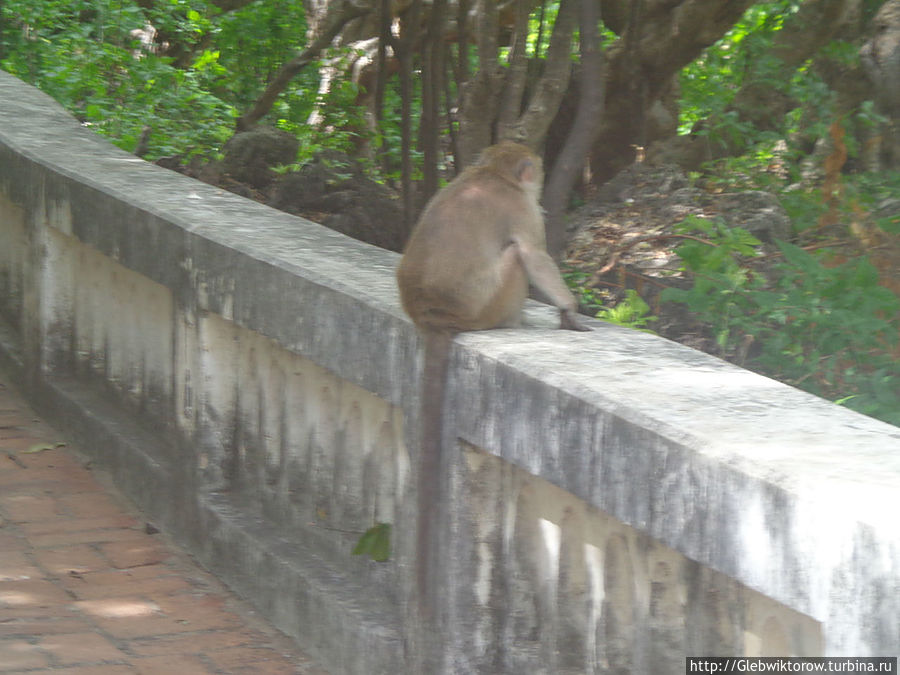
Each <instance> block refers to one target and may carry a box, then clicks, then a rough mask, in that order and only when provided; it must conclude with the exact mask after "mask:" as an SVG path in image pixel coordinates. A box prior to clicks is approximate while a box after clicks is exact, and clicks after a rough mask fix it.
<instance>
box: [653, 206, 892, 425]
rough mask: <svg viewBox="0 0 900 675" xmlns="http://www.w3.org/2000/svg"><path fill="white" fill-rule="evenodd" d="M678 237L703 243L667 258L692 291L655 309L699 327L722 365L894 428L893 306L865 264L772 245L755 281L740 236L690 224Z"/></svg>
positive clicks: (751, 249)
mask: <svg viewBox="0 0 900 675" xmlns="http://www.w3.org/2000/svg"><path fill="white" fill-rule="evenodd" d="M681 230H682V231H683V232H699V233H700V234H701V235H703V238H704V239H705V240H706V242H701V241H697V240H690V241H688V242H686V243H684V244H682V245H681V246H679V247H678V249H676V252H677V253H678V255H679V257H680V258H681V260H682V263H683V266H684V269H685V270H686V271H688V272H689V273H690V274H691V276H692V278H693V280H694V284H693V286H692V287H691V288H690V289H688V290H682V289H674V288H672V289H667V290H666V291H664V292H663V300H666V301H671V302H679V303H684V304H685V305H686V306H687V307H688V308H689V309H690V310H691V311H693V312H696V313H697V314H698V315H699V316H700V317H701V318H702V320H703V321H704V322H706V323H708V325H710V326H711V327H712V330H713V332H714V335H715V339H716V344H717V345H718V348H719V350H720V353H721V354H722V355H723V356H730V357H738V358H739V359H741V360H743V359H744V358H746V359H747V363H746V365H748V366H749V367H751V368H753V369H755V370H758V371H759V372H761V373H764V374H766V375H769V376H771V377H775V378H777V379H780V380H782V381H784V382H788V383H791V384H794V385H795V386H798V387H801V388H803V389H805V390H807V391H810V392H812V393H815V394H818V395H820V396H824V397H827V398H831V399H832V400H835V399H837V400H838V401H839V402H841V403H843V404H845V405H847V406H848V407H850V408H853V409H855V410H858V411H860V412H864V413H867V414H869V415H872V416H874V417H878V418H880V419H883V420H885V421H888V422H891V423H893V424H900V363H898V361H897V359H896V357H895V356H894V354H895V353H896V348H897V345H898V334H900V332H898V331H900V314H898V312H900V299H898V298H897V296H896V295H895V294H894V293H892V292H891V291H890V290H888V289H887V288H885V287H883V286H881V285H879V275H878V271H877V270H876V268H875V267H874V266H873V265H872V264H871V263H870V262H869V261H868V260H867V259H866V257H864V256H861V257H858V258H856V259H851V260H847V261H845V262H841V263H838V262H836V261H834V260H828V259H827V257H826V256H825V255H824V254H815V253H811V252H808V251H806V250H804V249H803V248H800V247H798V246H796V245H794V244H790V243H787V242H781V241H779V242H777V246H778V250H779V252H780V259H779V260H778V262H777V263H775V264H774V265H773V266H772V268H771V269H770V270H769V271H768V273H767V274H763V273H762V272H761V271H760V270H759V269H755V268H751V266H750V265H749V262H751V261H752V260H753V259H754V258H757V257H758V252H757V249H756V247H757V246H758V245H759V242H758V241H757V240H756V239H755V238H754V237H752V235H750V234H749V233H747V232H746V231H744V230H742V229H741V228H728V227H727V226H725V225H724V224H722V223H719V222H717V221H703V220H702V219H699V218H694V219H691V220H689V221H686V222H685V223H684V224H683V225H682V227H681ZM741 352H743V353H744V354H746V356H743V355H742V354H741Z"/></svg>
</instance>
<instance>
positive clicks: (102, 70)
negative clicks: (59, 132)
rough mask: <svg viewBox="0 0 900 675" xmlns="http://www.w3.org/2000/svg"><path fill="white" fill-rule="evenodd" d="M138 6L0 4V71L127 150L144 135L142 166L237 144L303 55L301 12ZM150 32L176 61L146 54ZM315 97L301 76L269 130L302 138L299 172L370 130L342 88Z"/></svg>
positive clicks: (310, 82)
mask: <svg viewBox="0 0 900 675" xmlns="http://www.w3.org/2000/svg"><path fill="white" fill-rule="evenodd" d="M145 4H146V6H147V7H148V8H147V9H145V8H142V7H141V6H140V5H139V4H138V3H137V2H136V0H80V1H76V2H68V1H62V0H6V2H4V3H2V4H0V27H2V28H0V67H2V68H3V69H4V70H7V71H8V72H10V73H12V74H14V75H16V76H18V77H20V78H22V79H23V80H25V81H27V82H29V83H32V84H35V85H36V86H38V87H39V88H41V89H42V90H44V91H46V92H47V93H48V94H50V95H51V96H53V97H54V98H55V99H57V100H58V101H59V102H60V103H61V104H62V105H64V106H65V107H66V108H68V109H69V110H70V111H71V112H72V113H73V114H75V115H76V117H78V118H79V119H80V120H81V121H82V122H84V123H85V124H89V125H91V126H92V127H94V128H95V129H96V130H97V131H99V132H100V133H103V134H105V135H107V136H109V137H110V138H111V140H112V141H113V142H114V143H116V144H117V145H119V146H120V147H122V148H124V149H126V150H128V151H134V150H135V148H136V147H137V144H138V141H139V139H141V137H142V136H144V137H145V139H144V140H145V142H146V144H147V146H148V152H147V153H146V154H145V156H146V157H147V158H148V159H156V158H158V157H161V156H168V155H182V156H184V157H189V156H191V155H193V154H198V153H199V154H204V155H214V154H216V153H217V152H218V151H219V148H220V147H221V146H222V144H223V143H224V142H225V141H226V140H227V139H228V138H229V137H230V136H231V135H232V133H233V130H234V119H235V117H236V115H237V112H238V111H241V110H245V109H246V108H247V107H248V106H250V105H251V104H252V103H253V101H254V100H255V99H256V97H257V96H258V95H259V94H260V91H261V87H262V86H263V85H264V83H265V82H267V81H268V80H270V79H271V77H272V76H273V74H274V73H275V72H276V71H277V70H278V68H280V67H281V65H282V64H283V62H284V61H285V59H286V58H289V57H290V55H291V52H292V51H293V50H295V49H297V48H298V47H301V46H303V44H304V42H305V33H306V20H305V15H304V12H303V7H302V3H298V2H293V1H292V0H272V1H267V2H253V3H251V4H249V5H247V6H245V7H243V8H240V9H238V10H235V11H233V12H227V13H219V11H218V10H217V9H216V7H215V6H214V5H213V4H212V3H210V2H208V1H207V0H157V1H156V2H153V3H145ZM147 25H152V26H153V27H154V28H155V29H156V30H157V31H158V37H159V40H160V41H164V42H166V43H169V44H170V45H172V49H171V51H172V55H163V56H160V55H157V54H155V53H153V51H152V50H148V49H147V47H146V45H144V46H142V45H141V43H140V35H138V34H136V33H134V34H133V31H135V30H137V29H141V28H142V27H144V26H147ZM156 46H158V45H154V47H156ZM329 58H336V59H341V58H343V59H346V58H348V56H347V55H346V54H345V55H343V56H340V55H335V54H330V55H329ZM338 65H339V64H338ZM318 87H319V75H318V69H317V68H315V67H312V68H309V69H306V70H304V71H303V72H301V73H300V75H299V76H298V77H297V78H295V79H294V80H293V81H292V83H291V85H290V87H289V88H288V90H287V91H286V92H285V93H284V94H283V95H282V96H281V97H279V99H278V101H277V103H276V105H275V107H274V109H273V111H272V114H271V116H270V117H271V119H270V123H271V124H273V125H275V126H278V127H280V128H283V129H286V130H289V131H291V132H294V133H297V135H298V136H300V137H301V141H302V142H301V148H302V150H303V153H302V154H301V156H300V157H299V158H298V159H299V160H300V161H301V162H302V161H305V160H306V159H308V158H309V157H311V156H312V155H313V154H314V153H315V152H316V151H318V150H320V149H321V148H335V149H339V150H345V151H346V150H348V149H350V148H351V147H352V145H353V143H354V142H356V138H355V137H356V135H358V133H359V130H360V129H365V128H366V127H365V124H364V123H363V121H362V113H361V111H360V109H359V107H358V106H357V105H355V98H356V93H357V92H356V88H355V85H353V84H351V83H349V82H346V83H340V85H339V86H336V87H333V88H332V89H331V90H330V92H329V93H328V94H327V95H326V96H324V97H321V99H320V98H318V93H317V92H318ZM314 109H317V110H319V111H321V112H322V115H323V120H322V123H321V124H320V125H318V126H315V127H313V126H311V125H308V124H307V120H308V118H309V116H310V114H311V113H312V112H313V110H314Z"/></svg>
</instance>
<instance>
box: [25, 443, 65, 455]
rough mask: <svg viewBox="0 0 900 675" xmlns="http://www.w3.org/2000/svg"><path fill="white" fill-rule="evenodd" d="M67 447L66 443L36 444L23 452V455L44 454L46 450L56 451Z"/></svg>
mask: <svg viewBox="0 0 900 675" xmlns="http://www.w3.org/2000/svg"><path fill="white" fill-rule="evenodd" d="M64 447H66V444H65V443H62V442H58V443H35V444H34V445H30V446H28V449H27V450H23V451H22V454H23V455H33V454H36V453H38V452H44V451H45V450H56V449H57V448H64Z"/></svg>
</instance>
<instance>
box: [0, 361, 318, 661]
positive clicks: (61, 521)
mask: <svg viewBox="0 0 900 675" xmlns="http://www.w3.org/2000/svg"><path fill="white" fill-rule="evenodd" d="M62 440H63V439H62V438H61V436H60V435H59V434H58V433H57V432H56V431H54V430H53V429H52V428H51V427H50V426H49V425H47V424H46V423H45V422H43V421H42V420H40V419H38V418H37V417H36V416H35V414H34V412H33V411H32V410H31V409H30V408H29V407H28V406H27V404H26V403H25V402H24V401H23V400H22V398H21V397H20V396H19V394H18V393H17V392H16V391H15V389H14V388H13V387H12V386H11V385H10V380H9V378H8V377H7V376H6V375H5V374H3V373H2V372H0V674H2V675H7V674H8V673H67V674H69V675H119V674H120V673H123V674H124V673H140V674H142V675H151V674H153V675H156V674H165V675H195V674H196V675H199V674H210V673H219V674H225V673H240V674H242V675H243V674H245V673H246V674H256V673H259V674H273V675H274V674H278V675H281V674H291V675H327V673H325V671H324V670H322V669H321V668H318V667H317V666H316V665H315V664H314V662H313V661H312V660H311V659H310V658H309V657H307V656H305V655H303V654H302V653H300V652H299V651H298V650H297V649H296V648H295V647H294V646H293V643H292V642H291V641H290V640H288V638H286V637H285V636H284V635H282V634H280V633H278V632H277V631H276V630H274V629H273V628H271V627H270V626H268V625H267V624H266V623H265V622H264V621H263V620H262V619H261V618H259V617H258V616H256V615H255V614H254V612H253V610H252V609H250V608H249V606H248V605H246V604H245V603H243V602H242V601H240V600H238V599H237V598H236V597H235V596H234V595H233V594H231V593H230V592H229V591H228V590H227V589H225V588H224V587H223V585H222V584H221V583H219V582H218V581H217V580H216V579H215V578H214V577H212V576H211V575H210V574H208V573H206V572H204V571H203V570H201V569H200V568H199V567H197V565H196V564H194V563H193V562H192V561H191V560H190V558H189V557H188V556H187V554H185V553H184V552H183V551H181V550H179V549H178V548H177V547H176V546H175V545H173V544H172V543H171V542H170V541H169V540H168V539H167V538H166V537H165V535H164V534H162V533H152V532H153V528H152V527H151V528H149V530H148V526H147V524H146V522H145V521H144V520H143V519H142V518H141V516H140V514H139V513H138V512H137V511H136V510H135V508H134V506H133V505H131V504H130V503H129V502H127V501H126V500H125V498H124V497H122V496H121V495H119V494H118V493H117V492H116V491H115V488H114V487H112V486H111V485H110V484H109V481H108V480H104V478H103V474H102V473H100V472H95V471H92V470H91V468H90V466H89V464H88V463H87V462H86V461H85V460H84V459H83V458H82V457H81V456H79V455H78V454H77V452H76V451H75V450H74V449H72V448H69V447H66V446H59V447H57V444H58V443H60V442H61V441H62ZM148 532H151V533H148Z"/></svg>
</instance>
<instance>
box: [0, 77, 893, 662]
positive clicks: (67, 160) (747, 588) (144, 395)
mask: <svg viewBox="0 0 900 675" xmlns="http://www.w3.org/2000/svg"><path fill="white" fill-rule="evenodd" d="M396 262H397V257H396V256H395V255H394V254H392V253H389V252H386V251H383V250H380V249H376V248H373V247H371V246H367V245H365V244H361V243H359V242H355V241H352V240H350V239H347V238H346V237H344V236H342V235H340V234H336V233H334V232H331V231H329V230H326V229H324V228H322V227H320V226H318V225H316V224H314V223H311V222H308V221H305V220H302V219H299V218H295V217H292V216H289V215H286V214H283V213H279V212H277V211H273V210H271V209H268V208H266V207H264V206H260V205H258V204H255V203H252V202H249V201H247V200H243V199H241V198H239V197H236V196H234V195H231V194H227V193H225V192H222V191H221V190H217V189H215V188H213V187H210V186H207V185H204V184H202V183H198V182H196V181H193V180H190V179H187V178H184V177H182V176H179V175H177V174H175V173H172V172H169V171H166V170H163V169H160V168H157V167H155V166H152V165H149V164H146V163H144V162H142V161H141V160H139V159H136V158H134V157H132V156H129V155H127V154H125V153H123V152H120V151H118V150H116V149H115V148H113V147H111V146H110V145H109V144H108V143H106V142H105V141H104V140H102V139H100V138H98V137H96V136H95V135H93V134H92V133H91V132H89V131H87V130H85V129H82V128H79V126H78V124H77V123H76V122H75V121H74V120H73V119H71V118H70V117H69V116H68V115H66V114H65V113H64V112H62V111H61V110H60V109H59V107H58V106H57V105H56V104H55V103H53V102H52V101H51V100H50V99H48V98H47V97H45V96H44V95H43V94H41V93H39V92H37V91H36V90H34V89H32V88H30V87H28V86H26V85H24V84H22V83H21V82H19V81H17V80H15V79H14V78H12V77H10V76H8V75H5V74H3V73H0V316H2V319H3V321H2V322H0V323H2V330H0V345H2V349H0V352H2V355H3V359H4V361H5V363H6V365H7V366H8V367H10V368H12V369H13V370H14V372H15V373H17V374H18V375H19V376H20V378H21V381H22V383H23V386H25V387H26V389H27V390H28V392H29V393H30V394H31V395H32V396H33V398H34V400H35V401H36V402H37V404H38V405H39V406H41V407H42V408H43V409H44V411H45V412H46V413H47V414H50V415H52V416H53V417H54V419H56V421H57V423H58V424H60V425H65V428H66V430H67V431H68V432H69V433H73V434H77V436H78V438H79V439H80V443H81V447H82V448H84V449H85V450H86V451H88V452H90V453H92V454H94V455H95V456H96V457H97V458H98V461H101V462H103V463H104V464H105V465H106V466H107V467H109V468H110V469H111V470H112V471H113V472H114V475H115V476H116V478H117V480H118V481H119V483H120V484H121V486H122V487H123V489H125V490H126V491H127V492H128V493H129V494H130V495H131V496H132V497H133V498H134V499H135V500H136V501H137V502H138V504H139V505H140V506H141V507H142V508H144V509H145V510H147V511H148V512H149V513H150V514H151V515H152V517H153V518H154V519H156V520H157V521H158V522H159V524H160V525H161V526H162V527H163V528H164V529H166V530H167V531H169V532H171V533H172V534H173V535H174V536H176V537H177V538H178V539H179V540H180V541H182V542H183V543H184V544H185V545H186V546H188V547H189V548H190V549H191V550H192V551H193V552H194V553H195V554H196V556H197V557H198V558H199V560H200V561H202V562H203V564H205V565H206V566H208V567H209V568H210V569H212V570H213V571H214V572H216V573H217V574H219V575H220V576H221V578H222V579H223V580H225V581H226V582H227V583H228V584H230V585H231V586H232V587H234V588H235V589H236V590H237V591H239V592H240V593H242V594H244V595H245V596H246V597H248V598H249V599H250V600H251V601H253V602H255V603H256V604H257V605H258V607H259V608H260V610H261V611H262V612H263V613H264V614H265V615H267V616H268V617H269V618H270V619H271V620H272V621H274V622H275V623H276V624H277V625H278V626H280V627H281V628H282V629H283V630H284V631H286V632H287V633H289V634H291V635H293V636H295V637H296V639H297V640H298V641H299V642H300V643H301V644H302V645H303V646H304V647H305V648H307V649H309V650H311V651H313V652H314V653H316V654H318V656H319V657H320V658H321V659H322V661H323V662H324V663H325V664H327V665H329V666H330V667H331V668H332V669H333V671H334V672H336V673H338V672H340V673H366V674H367V675H371V674H372V673H391V674H394V673H400V672H415V671H414V670H412V669H411V667H410V666H409V665H408V664H409V662H410V661H409V660H407V659H409V658H411V657H410V654H409V653H408V652H409V650H410V649H411V648H412V649H413V651H414V650H415V646H416V644H417V641H416V638H415V636H416V631H415V625H414V624H413V623H412V622H411V621H410V620H409V619H408V618H407V617H408V616H409V614H410V613H409V612H408V610H407V609H406V608H407V607H408V605H409V602H408V601H409V597H410V588H411V576H412V575H411V571H412V569H413V551H414V550H415V541H414V537H415V532H416V529H415V511H414V509H415V499H414V496H415V495H414V491H415V481H414V476H415V471H416V453H415V448H416V447H418V444H417V440H416V433H417V432H416V428H417V424H416V416H417V399H416V397H417V392H418V367H419V364H418V360H419V358H420V356H419V350H418V341H417V337H416V334H415V331H414V330H413V327H412V325H411V324H410V323H409V321H408V320H407V319H406V318H405V317H404V316H403V313H402V311H401V309H400V306H399V302H398V299H397V293H396V289H395V286H394V276H393V269H394V266H395V264H396ZM528 318H529V322H528V323H529V324H530V325H529V327H527V328H523V329H519V330H498V331H489V332H482V333H472V334H465V335H462V336H460V337H459V338H458V339H457V341H456V347H455V349H454V354H453V357H452V363H451V383H450V392H449V397H450V402H449V406H448V408H449V413H448V415H449V418H448V420H447V425H448V430H447V435H448V437H449V438H451V439H452V441H453V452H451V453H450V455H451V456H450V457H449V458H448V459H447V464H448V471H447V475H446V481H447V483H446V485H447V490H448V494H449V495H450V499H448V500H447V503H446V505H445V508H444V509H443V511H442V522H441V525H440V527H439V528H438V529H439V531H438V533H437V534H438V536H439V542H440V544H439V545H440V550H441V552H442V555H441V557H440V560H441V566H442V567H441V570H440V576H441V579H442V582H441V583H442V588H441V589H440V591H441V592H440V597H441V598H442V599H443V603H444V604H443V607H442V611H441V613H440V616H439V617H438V623H439V630H438V631H436V635H438V636H439V640H438V642H439V644H438V647H439V649H440V654H439V659H438V660H439V663H440V666H439V667H436V668H435V670H440V671H443V672H447V673H475V672H481V673H484V672H496V673H516V674H521V673H636V674H639V673H646V674H654V675H659V674H661V673H662V674H664V673H680V672H683V666H684V661H683V658H684V656H687V655H695V656H703V655H810V656H816V655H852V656H866V655H887V654H894V653H896V652H897V650H898V646H900V519H898V513H900V430H898V429H897V428H895V427H892V426H888V425H885V424H882V423H879V422H876V421H874V420H872V419H869V418H866V417H863V416H860V415H857V414H855V413H852V412H850V411H847V410H845V409H843V408H840V407H837V406H834V405H832V404H830V403H827V402H825V401H822V400H820V399H817V398H815V397H812V396H809V395H807V394H804V393H802V392H799V391H797V390H794V389H791V388H790V387H786V386H784V385H781V384H778V383H776V382H773V381H771V380H768V379H766V378H763V377H759V376H757V375H754V374H752V373H749V372H747V371H744V370H741V369H739V368H736V367H734V366H731V365H729V364H727V363H724V362H722V361H719V360H716V359H714V358H711V357H708V356H706V355H704V354H701V353H699V352H696V351H693V350H690V349H688V348H685V347H682V346H680V345H677V344H674V343H671V342H668V341H666V340H662V339H659V338H656V337H653V336H649V335H646V334H643V333H638V332H633V331H628V330H624V329H620V328H617V327H614V326H608V325H604V324H601V323H599V322H595V331H594V332H592V333H587V334H576V333H570V332H566V331H556V330H552V329H548V328H547V327H546V326H548V325H549V326H552V325H553V323H554V317H553V313H552V312H549V311H548V310H547V308H542V307H539V306H537V305H536V304H535V305H533V306H532V308H530V309H529V317H528ZM542 326H543V327H542ZM375 522H389V523H392V525H393V532H392V534H393V542H392V543H393V555H392V558H391V561H390V562H388V563H375V562H372V561H368V560H364V559H362V558H360V557H355V556H352V555H351V554H350V550H351V548H352V546H353V544H354V543H355V541H356V539H357V538H358V536H359V533H360V532H362V531H363V530H365V529H366V528H368V527H370V526H371V525H373V524H374V523H375Z"/></svg>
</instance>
